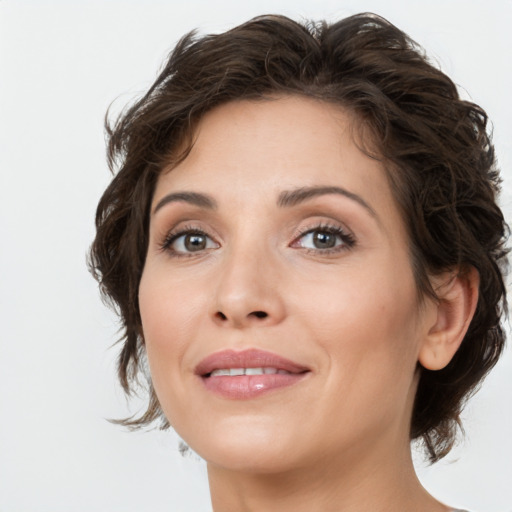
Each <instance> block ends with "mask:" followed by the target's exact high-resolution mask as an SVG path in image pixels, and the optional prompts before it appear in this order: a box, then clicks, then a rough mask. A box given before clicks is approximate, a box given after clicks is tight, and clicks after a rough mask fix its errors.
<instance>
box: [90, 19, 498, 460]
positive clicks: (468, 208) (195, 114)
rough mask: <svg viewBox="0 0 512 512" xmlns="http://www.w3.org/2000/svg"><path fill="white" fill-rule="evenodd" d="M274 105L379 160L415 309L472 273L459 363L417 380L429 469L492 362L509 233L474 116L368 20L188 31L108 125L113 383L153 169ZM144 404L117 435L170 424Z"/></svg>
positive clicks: (101, 233) (130, 347)
mask: <svg viewBox="0 0 512 512" xmlns="http://www.w3.org/2000/svg"><path fill="white" fill-rule="evenodd" d="M276 95H303V96H307V97H310V98H316V99H318V100H319V101H323V102H328V103H332V104H334V105H338V106H341V107H343V108H344V109H346V110H347V111H349V112H350V113H352V114H354V118H355V119H356V122H357V125H358V127H359V128H360V134H361V137H359V139H360V140H361V141H362V143H361V144H362V146H364V147H362V148H361V149H363V150H364V151H365V152H366V153H367V154H369V155H371V156H372V157H374V158H377V159H379V160H381V161H382V162H383V165H384V167H385V169H386V171H387V174H388V178H389V181H390V184H391V188H392V191H393V194H394V196H395V199H396V201H397V203H398V205H399V207H400V209H401V211H402V214H403V218H404V220H405V222H406V225H407V229H408V234H409V239H410V252H411V263H412V266H413V270H414V274H415V279H416V283H417V287H418V292H419V294H420V296H421V297H424V296H425V295H429V296H431V297H433V298H435V291H434V290H433V289H432V287H431V285H430V281H429V275H435V274H438V273H441V272H443V271H447V270H450V271H454V270H455V271H457V272H461V273H463V272H464V271H466V270H467V269H468V268H469V267H474V268H476V269H477V271H478V273H479V276H480V289H479V299H478V305H477V309H476V313H475V316H474V318H473V320H472V322H471V325H470V327H469V330H468V332H467V334H466V336H465V338H464V340H463V342H462V345H461V347H460V349H459V350H458V352H457V354H456V355H455V357H454V358H453V360H452V361H451V362H450V364H449V365H448V366H447V367H446V368H444V369H442V370H439V371H429V370H426V369H424V368H419V371H420V372H421V375H420V380H419V385H418V390H417V394H416V399H415V403H414V408H413V415H412V422H411V439H422V440H423V442H424V445H425V447H426V450H427V453H428V456H429V458H430V460H431V461H436V460H438V459H440V458H441V457H443V456H444V455H446V454H447V453H448V451H449V450H450V448H451V447H452V445H453V443H454V440H455V436H456V433H457V428H458V426H460V412H461V410H462V407H463V404H464V402H465V400H467V398H468V397H469V396H470V395H471V394H472V393H473V392H474V391H475V390H476V389H477V387H478V385H479V383H481V381H482V379H483V378H484V377H485V375H486V374H487V373H488V372H489V370H490V369H491V368H492V367H493V366H494V365H495V364H496V362H497V360H498V358H499V356H500V354H501V352H502V350H503V346H504V332H503V328H502V326H501V317H502V314H503V313H504V311H505V310H506V295H505V286H504V277H503V276H504V273H505V266H506V263H507V257H506V254H507V251H506V248H505V242H506V236H507V229H508V228H507V225H506V224H505V222H504V219H503V215H502V212H501V210H500V209H499V207H498V206H497V204H496V199H497V194H498V192H499V186H500V179H499V175H498V171H497V169H496V167H495V158H494V150H493V146H492V143H491V140H490V136H489V134H488V132H487V116H486V114H485V112H484V111H483V110H482V109H481V108H480V107H479V106H477V105H475V104H472V103H470V102H468V101H463V100H461V99H460V98H459V96H458V93H457V89H456V87H455V85H454V84H453V82H452V81H451V80H450V79H449V78H448V77H447V76H446V75H444V74H443V73H442V72H441V71H440V70H439V69H437V68H436V67H435V66H433V65H431V64H430V63H429V61H428V59H427V58H426V56H425V54H424V52H423V50H422V49H421V48H420V47H419V46H418V45H417V44H416V43H415V42H414V41H413V40H411V39H410V38H409V37H408V36H407V35H406V34H404V33H403V32H402V31H400V30H399V29H397V28H396V27H395V26H393V25H392V24H390V23H389V22H387V21H386V20H384V19H383V18H381V17H378V16H376V15H374V14H359V15H355V16H351V17H349V18H346V19H343V20H341V21H339V22H336V23H334V24H327V23H325V22H320V23H312V22H309V23H304V24H300V23H297V22H295V21H292V20H290V19H288V18H286V17H283V16H262V17H258V18H255V19H253V20H251V21H249V22H247V23H245V24H243V25H240V26H238V27H236V28H234V29H232V30H229V31H227V32H225V33H222V34H215V35H206V36H202V37H198V36H197V35H196V34H195V33H194V32H192V33H189V34H188V35H186V36H185V37H184V38H183V39H181V41H180V42H179V43H178V44H177V46H176V47H175V49H174V50H173V51H172V53H171V54H170V56H169V58H168V60H167V62H166V64H165V66H164V67H163V69H162V71H161V73H160V75H159V76H158V78H157V79H156V81H155V83H154V84H153V86H152V87H151V88H150V89H149V91H148V92H147V93H146V94H145V95H144V96H143V97H142V98H140V99H139V100H138V101H136V102H135V103H134V104H133V105H132V106H131V107H130V108H128V109H127V110H126V111H125V112H123V113H122V114H121V115H120V116H119V117H118V118H117V119H116V120H115V122H114V123H113V126H111V125H110V124H109V123H108V121H107V122H106V129H107V135H108V161H109V165H110V168H111V170H112V172H116V171H117V173H116V175H115V177H114V179H113V181H112V182H111V184H110V185H109V186H108V188H107V189H106V191H105V193H104V194H103V196H102V198H101V200H100V202H99V205H98V209H97V214H96V228H97V234H96V238H95V240H94V242H93V244H92V247H91V251H90V261H89V265H90V269H91V271H92V273H93V275H94V276H95V278H96V279H97V280H98V282H99V283H100V288H101V291H102V294H103V296H104V297H105V299H107V300H108V301H109V302H110V303H112V304H113V305H115V306H116V308H117V309H118V313H119V315H120V318H121V321H122V326H123V335H122V342H123V346H122V350H121V353H120V356H119V361H118V373H119V378H120V381H121V384H122V386H123V388H124V389H125V391H126V392H127V393H130V391H131V390H133V386H134V385H135V384H136V382H137V375H138V373H139V371H140V366H141V351H143V350H144V348H143V345H144V341H143V333H142V325H141V318H140V313H139V305H138V287H139V282H140V279H141V275H142V270H143V267H144V261H145V255H146V251H147V245H148V230H149V208H150V204H151V200H152V196H153V192H154V188H155V184H156V181H157V179H158V176H159V174H160V172H161V170H162V168H163V167H164V166H166V167H169V165H171V166H172V165H173V164H176V163H178V162H179V161H181V160H182V159H183V158H185V157H186V155H187V152H188V151H189V150H190V147H191V144H192V140H193V133H194V128H195V126H196V124H197V122H198V121H199V120H200V119H201V117H202V116H203V115H204V114H205V113H206V112H207V111H209V110H211V109H213V108H214V107H216V106H218V105H221V104H224V103H227V102H229V101H233V100H241V99H252V100H264V99H268V98H272V97H276ZM149 393H150V400H149V405H148V408H147V410H146V412H145V413H143V414H142V415H141V416H140V417H138V418H133V417H132V418H129V419H126V420H123V421H121V422H120V423H123V424H124V425H127V426H130V427H140V426H143V425H146V424H149V423H151V422H152V421H154V420H160V421H161V422H162V427H163V428H166V427H168V426H169V425H168V423H167V420H165V418H164V417H163V414H162V412H161V410H160V406H159V404H158V400H157V398H156V395H155V393H154V390H153V389H152V387H151V385H150V386H149Z"/></svg>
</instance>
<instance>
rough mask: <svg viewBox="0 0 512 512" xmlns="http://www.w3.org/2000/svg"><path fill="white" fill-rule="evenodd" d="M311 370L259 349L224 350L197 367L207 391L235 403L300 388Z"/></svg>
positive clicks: (207, 358) (196, 371)
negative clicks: (282, 390)
mask: <svg viewBox="0 0 512 512" xmlns="http://www.w3.org/2000/svg"><path fill="white" fill-rule="evenodd" d="M309 371H310V370H309V368H307V367H305V366H303V365H300V364H297V363H295V362H293V361H290V360H289V359H285V358H283V357H281V356H278V355H277V354H272V353H271V352H265V351H262V350H257V349H249V350H243V351H240V352H237V351H235V350H223V351H222V352H217V353H215V354H211V355H210V356H208V357H206V358H205V359H203V360H202V361H201V362H200V363H199V364H198V365H197V367H196V369H195V373H196V375H198V376H199V377H200V378H201V380H202V382H203V384H204V386H205V387H206V389H208V390H209V391H212V392H213V393H215V394H218V395H220V396H223V397H224V398H230V399H233V400H244V399H250V398H254V397H257V396H259V395H261V394H264V393H267V392H269V391H273V390H276V389H279V388H283V387H286V386H291V385H293V384H296V383H297V382H299V381H300V380H302V379H303V378H304V376H305V375H306V374H307V373H308V372H309Z"/></svg>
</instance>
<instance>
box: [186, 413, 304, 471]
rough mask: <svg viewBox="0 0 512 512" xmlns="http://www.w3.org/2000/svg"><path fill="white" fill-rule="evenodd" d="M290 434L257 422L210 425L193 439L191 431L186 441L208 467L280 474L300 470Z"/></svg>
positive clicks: (288, 430) (288, 429) (294, 441)
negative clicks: (295, 469) (210, 465)
mask: <svg viewBox="0 0 512 512" xmlns="http://www.w3.org/2000/svg"><path fill="white" fill-rule="evenodd" d="M225 423H229V425H226V424H225ZM206 429H207V431H206ZM201 430H202V429H201ZM290 432H291V431H290V427H288V428H287V429H282V428H279V426H278V425H277V424H275V423H274V424H273V425H272V424H269V422H268V421H264V419H261V418H256V419H253V420H252V421H250V422H247V421H243V420H238V421H236V420H235V421H230V422H224V425H217V426H213V425H212V424H211V423H210V424H206V425H205V430H202V431H200V432H197V433H195V434H196V435H190V434H191V432H190V430H189V431H188V434H189V435H188V436H187V437H186V438H185V437H184V438H183V439H184V440H185V442H187V444H189V446H190V447H191V448H192V449H193V450H194V451H195V452H196V453H197V454H198V455H199V456H201V457H202V458H203V459H204V460H205V461H206V462H207V463H208V464H212V465H214V466H218V467H222V468H224V469H225V470H232V471H237V472H246V473H280V472H284V471H287V470H289V469H291V468H293V467H297V463H298V460H297V458H300V454H299V453H298V451H297V441H296V440H295V439H294V436H290ZM178 433H179V432H178ZM299 446H300V445H299Z"/></svg>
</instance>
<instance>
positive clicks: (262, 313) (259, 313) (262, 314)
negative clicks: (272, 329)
mask: <svg viewBox="0 0 512 512" xmlns="http://www.w3.org/2000/svg"><path fill="white" fill-rule="evenodd" d="M251 315H253V316H255V317H256V318H266V317H267V316H268V314H267V313H265V311H253V312H252V313H251Z"/></svg>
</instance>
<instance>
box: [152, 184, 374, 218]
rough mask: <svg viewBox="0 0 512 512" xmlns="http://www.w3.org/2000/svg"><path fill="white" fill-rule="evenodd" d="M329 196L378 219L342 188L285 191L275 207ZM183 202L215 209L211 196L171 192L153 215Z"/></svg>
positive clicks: (319, 187)
mask: <svg viewBox="0 0 512 512" xmlns="http://www.w3.org/2000/svg"><path fill="white" fill-rule="evenodd" d="M329 194H338V195H341V196H343V197H346V198H348V199H351V200H352V201H355V202H356V203H358V204H360V205H361V206H363V207H364V208H365V209H366V210H367V211H368V212H369V213H370V214H371V215H372V217H375V218H378V216H377V213H376V212H375V210H374V209H373V208H372V207H371V206H370V205H369V204H368V203H367V202H366V201H365V200H364V199H363V198H362V197H361V196H358V195H357V194H354V193H353V192H350V191H348V190H346V189H344V188H342V187H334V186H316V187H300V188H297V189H294V190H285V191H283V192H281V193H280V194H279V197H278V200H277V205H278V206H279V207H282V208H288V207H292V206H296V205H297V204H300V203H302V202H304V201H308V200H309V199H313V198H314V197H318V196H324V195H329ZM175 202H184V203H189V204H193V205H195V206H199V207H200V208H206V209H209V210H215V209H217V206H218V205H217V201H215V199H214V198H213V197H212V196H209V195H207V194H201V193H199V192H172V193H170V194H167V195H166V196H164V197H163V198H162V199H160V201H159V202H158V204H157V205H156V206H155V209H154V210H153V215H154V214H155V213H156V212H157V211H158V210H160V209H161V208H163V207H164V206H165V205H167V204H169V203H175Z"/></svg>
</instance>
